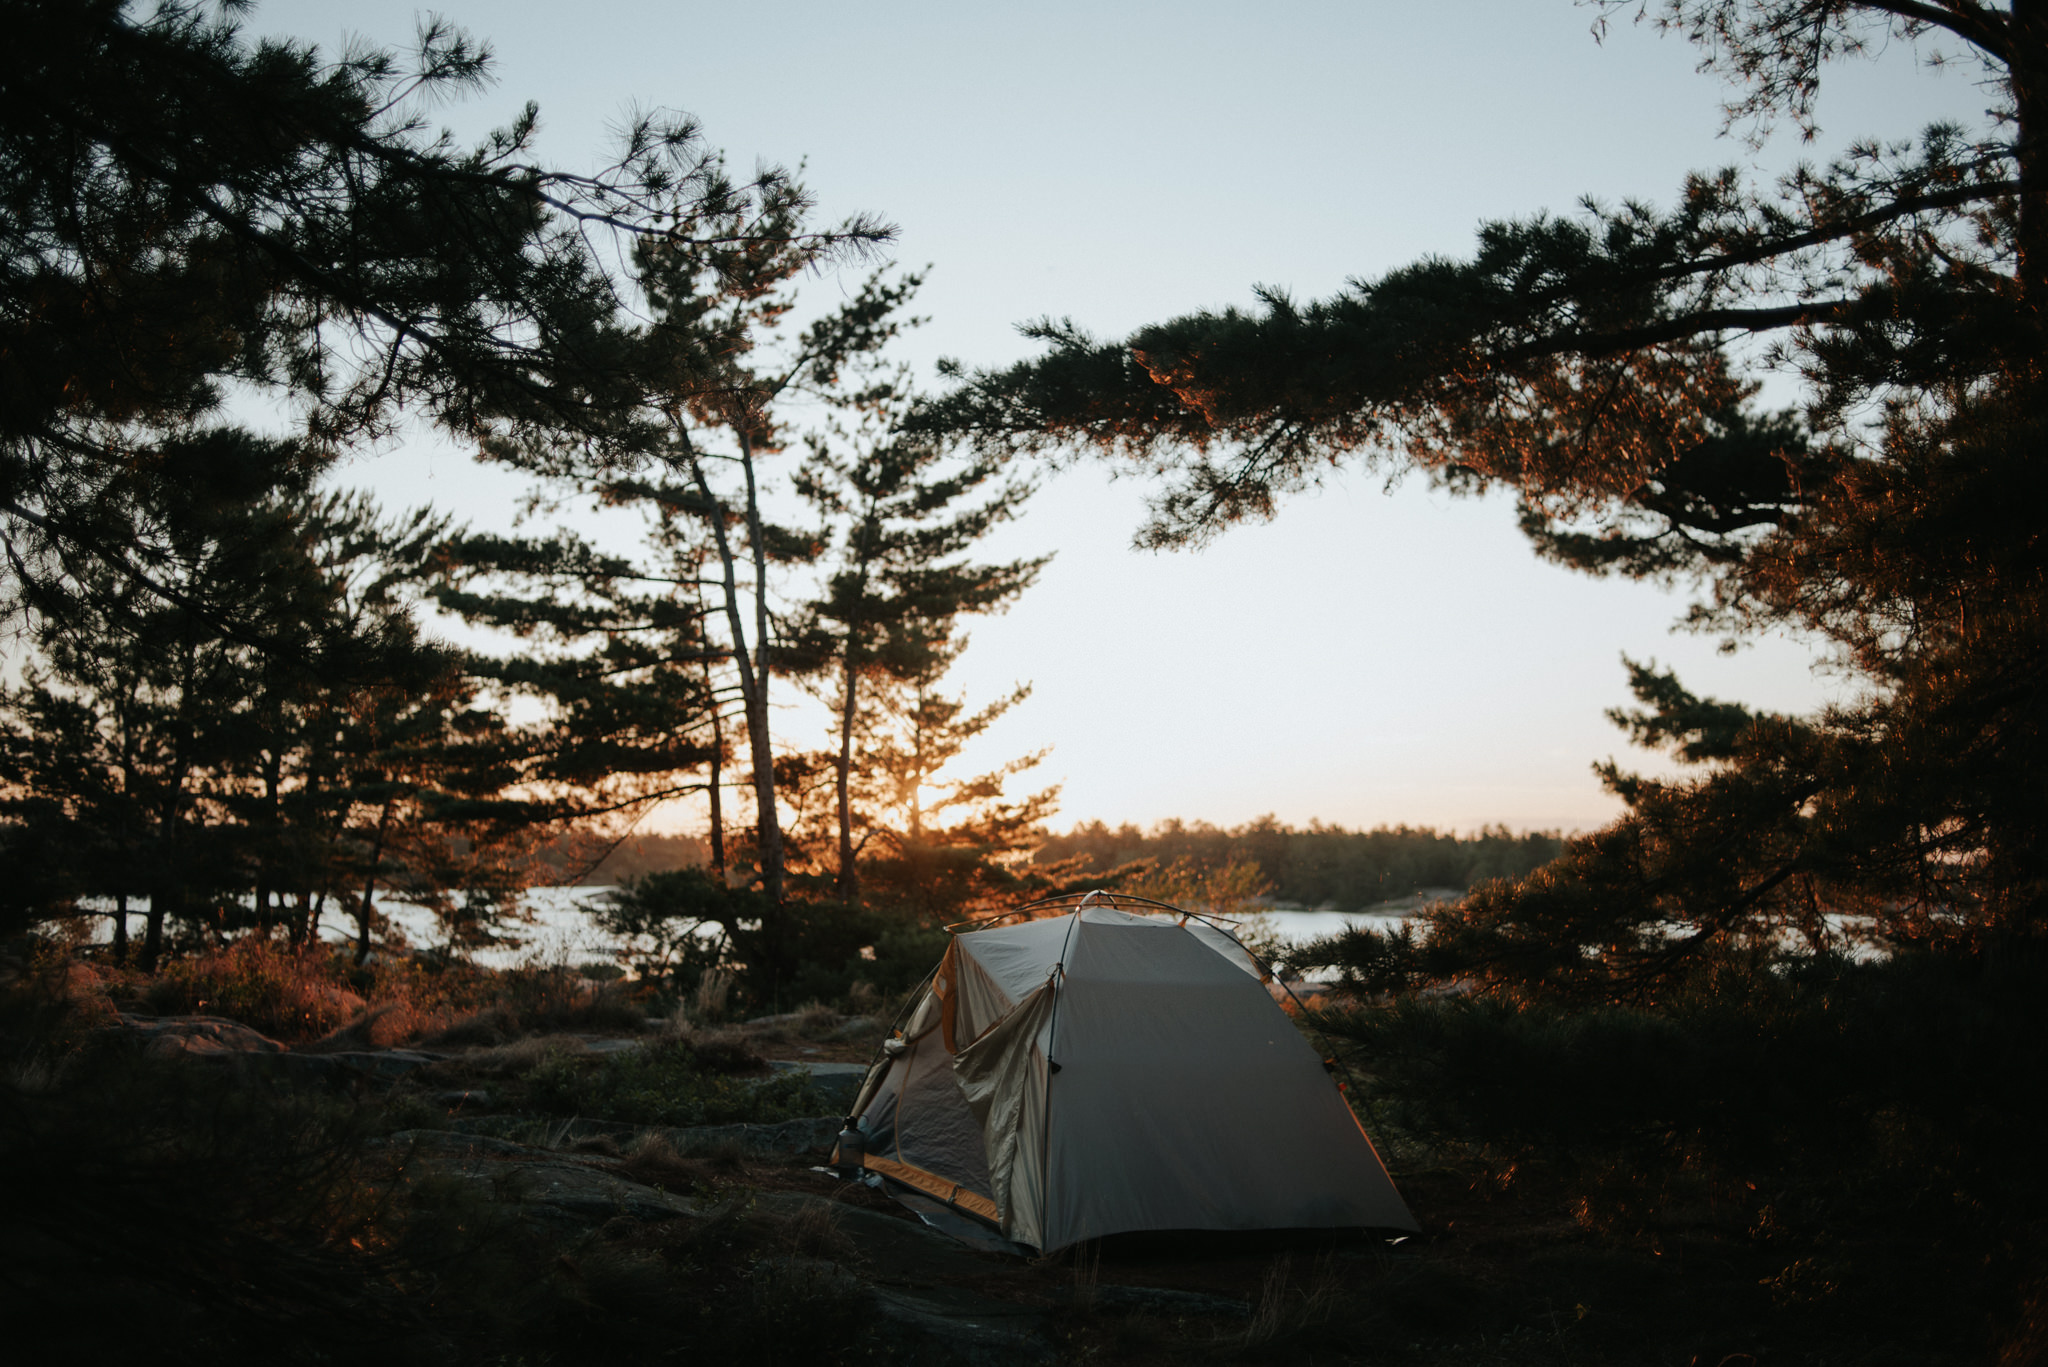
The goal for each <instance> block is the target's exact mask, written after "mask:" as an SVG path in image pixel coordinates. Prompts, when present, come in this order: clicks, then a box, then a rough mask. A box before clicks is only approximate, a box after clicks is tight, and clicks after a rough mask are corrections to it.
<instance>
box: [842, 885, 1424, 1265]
mask: <svg viewBox="0 0 2048 1367" xmlns="http://www.w3.org/2000/svg"><path fill="white" fill-rule="evenodd" d="M1062 907H1064V908H1067V910H1066V914H1064V915H1059V914H1041V915H1040V916H1039V917H1038V919H1033V920H1026V921H1020V922H1016V923H1013V924H1009V925H996V926H990V927H989V928H987V929H981V930H972V931H966V932H963V933H961V934H959V935H956V936H955V937H954V939H953V942H952V944H951V945H949V946H948V947H947V950H946V954H945V957H944V958H943V959H942V960H940V963H939V967H938V969H937V970H936V971H935V972H934V973H933V975H932V977H931V980H930V982H929V983H928V985H927V987H926V988H925V990H924V992H923V995H922V997H921V998H919V999H918V1000H917V1001H916V1003H915V1005H914V1007H913V1008H912V1010H911V1012H910V1014H909V1016H908V1018H907V1020H906V1021H905V1022H904V1024H903V1026H902V1028H901V1029H899V1030H897V1031H896V1032H894V1034H893V1035H892V1037H891V1038H890V1039H889V1040H888V1042H887V1043H886V1044H885V1045H884V1046H883V1057H882V1058H881V1059H880V1060H879V1061H878V1062H877V1064H876V1065H875V1067H874V1069H873V1070H871V1071H870V1072H869V1074H868V1077H867V1081H866V1083H865V1084H864V1085H863V1086H862V1088H861V1092H860V1097H859V1099H858V1100H857V1101H856V1102H855V1103H854V1115H855V1116H856V1117H857V1118H858V1120H859V1122H860V1126H861V1130H862V1133H863V1137H864V1141H865V1143H864V1148H865V1150H866V1152H865V1155H864V1157H863V1159H862V1162H863V1163H864V1165H865V1166H866V1168H867V1169H868V1170H869V1171H870V1172H873V1173H876V1174H879V1175H880V1176H882V1177H884V1178H887V1179H889V1180H890V1181H892V1182H896V1183H900V1184H902V1185H903V1186H905V1187H909V1188H912V1189H913V1190H915V1191H917V1192H921V1193H923V1194H924V1195H925V1196H926V1197H930V1198H935V1199H937V1200H940V1201H943V1202H945V1203H946V1204H947V1205H949V1206H951V1207H952V1208H953V1209H954V1210H957V1211H961V1212H964V1213H966V1214H968V1215H971V1216H974V1217H976V1218H977V1219H978V1220H980V1221H983V1222H985V1223H986V1224H988V1225H990V1226H994V1227H996V1228H998V1229H1000V1230H1001V1232H1002V1234H1003V1236H1004V1237H1005V1238H1007V1239H1009V1240H1011V1241H1012V1242H1014V1243H1018V1244H1022V1245H1026V1246H1028V1247H1031V1248H1035V1249H1038V1250H1040V1251H1049V1250H1052V1249H1057V1248H1064V1247H1066V1246H1067V1245H1068V1244H1072V1243H1076V1242H1079V1241H1080V1240H1083V1239H1092V1238H1095V1237H1097V1236H1099V1235H1105V1234H1117V1233H1123V1232H1126V1231H1132V1230H1148V1229H1205V1230H1249V1229H1292V1228H1325V1229H1327V1228H1343V1227H1368V1228H1380V1229H1398V1230H1409V1231H1413V1230H1415V1229H1416V1228H1417V1226H1416V1223H1415V1217H1414V1216H1413V1215H1411V1214H1409V1212H1408V1207H1407V1205H1406V1204H1405V1203H1404V1202H1403V1201H1402V1200H1401V1197H1400V1194H1399V1193H1398V1192H1396V1191H1395V1190H1394V1184H1393V1181H1392V1180H1391V1179H1390V1178H1389V1177H1388V1176H1387V1170H1386V1168H1385V1167H1384V1166H1383V1165H1382V1164H1381V1162H1380V1159H1379V1155H1378V1154H1377V1153H1375V1152H1374V1150H1373V1147H1372V1142H1371V1141H1370V1140H1368V1139H1367V1138H1366V1136H1365V1132H1364V1130H1363V1129H1361V1128H1360V1127H1359V1124H1358V1120H1357V1118H1356V1117H1355V1116H1354V1115H1353V1114H1352V1112H1351V1108H1350V1106H1349V1105H1347V1104H1346V1102H1345V1100H1344V1097H1343V1094H1342V1093H1341V1092H1340V1091H1339V1090H1338V1089H1337V1087H1336V1085H1335V1084H1334V1082H1333V1081H1332V1080H1331V1078H1330V1077H1329V1075H1328V1074H1327V1073H1326V1072H1325V1071H1324V1069H1323V1066H1322V1062H1321V1060H1320V1059H1318V1058H1317V1057H1316V1053H1315V1051H1314V1050H1312V1049H1311V1048H1309V1046H1308V1043H1307V1041H1305V1040H1304V1039H1302V1037H1301V1035H1300V1034H1299V1033H1298V1032H1297V1031H1296V1030H1295V1028H1294V1024H1293V1022H1292V1021H1290V1020H1289V1019H1288V1017H1287V1015H1286V1013H1285V1012H1283V1011H1282V1010H1281V1009H1280V1007H1279V1006H1278V1005H1277V1004H1276V1003H1275V1002H1274V1000H1273V998H1272V996H1271V995H1270V994H1269V993H1268V992H1267V990H1266V988H1265V986H1264V985H1263V982H1262V979H1263V977H1264V976H1265V974H1264V971H1263V970H1262V969H1261V968H1260V966H1259V964H1258V963H1257V961H1256V960H1255V959H1254V958H1253V957H1252V956H1251V955H1250V954H1249V953H1247V952H1246V950H1245V948H1244V946H1243V945H1241V944H1239V943H1238V941H1237V939H1236V937H1234V936H1232V935H1231V934H1229V933H1228V932H1226V931H1224V930H1221V929H1219V928H1217V927H1216V926H1214V925H1211V924H1209V923H1208V922H1206V921H1203V920H1201V919H1199V918H1196V917H1192V916H1188V915H1186V914H1183V913H1180V912H1177V911H1174V910H1173V909H1172V908H1169V907H1163V906H1160V905H1159V904H1157V903H1144V902H1141V901H1139V900H1138V899H1129V898H1121V897H1119V898H1115V899H1111V898H1108V897H1106V896H1105V895H1104V894H1101V893H1091V894H1089V895H1088V896H1087V897H1086V898H1081V899H1062V900H1061V901H1059V902H1056V903H1054V904H1052V905H1051V906H1049V907H1040V908H1027V909H1026V910H1028V911H1038V912H1057V911H1058V910H1059V909H1060V908H1062ZM1139 909H1142V911H1143V912H1144V913H1145V914H1136V913H1137V911H1138V910H1139Z"/></svg>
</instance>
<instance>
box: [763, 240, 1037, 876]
mask: <svg viewBox="0 0 2048 1367" xmlns="http://www.w3.org/2000/svg"><path fill="white" fill-rule="evenodd" d="M909 283H912V284H915V283H916V282H915V278H913V279H912V280H911V281H910V282H909ZM910 398H911V395H910V392H909V389H908V384H907V377H905V376H904V375H902V374H901V373H900V372H899V373H898V374H897V375H895V376H894V377H891V378H890V379H889V380H888V381H887V382H884V383H880V384H877V385H875V386H874V387H873V388H872V389H870V390H869V391H868V392H867V393H866V394H864V395H862V396H860V397H859V398H858V400H857V401H856V403H855V405H854V413H855V415H856V419H857V420H856V422H855V423H854V424H853V425H852V426H851V427H849V426H848V425H846V424H835V425H834V426H833V427H832V428H831V429H829V430H828V431H827V432H823V433H820V434H818V435H817V436H815V437H814V438H813V439H812V442H811V455H810V458H809V459H808V460H807V461H806V462H805V464H804V467H803V469H802V471H801V472H799V474H798V476H797V480H796V488H797V492H798V493H799V494H800V495H802V496H803V498H805V499H806V500H807V501H808V502H809V503H810V504H811V506H812V507H813V508H815V509H816V510H817V512H818V514H819V516H820V517H821V518H822V519H823V520H824V521H825V524H826V526H827V527H828V528H829V529H830V530H831V535H832V545H831V547H830V549H829V550H828V552H827V564H828V566H829V568H828V571H827V573H826V577H825V583H824V588H823V592H822V593H821V594H820V596H819V597H818V598H817V599H816V600H815V601H814V602H812V603H811V604H810V605H809V606H808V608H807V609H806V612H805V618H806V621H805V624H804V626H803V627H802V628H800V629H799V631H798V633H797V634H798V635H799V637H803V638H808V639H807V640H806V641H805V645H806V646H807V647H808V649H809V651H810V653H811V654H812V656H813V657H815V659H816V660H817V662H818V663H817V665H816V666H815V668H816V670H817V673H818V675H819V677H821V678H822V679H823V680H824V681H825V682H826V683H827V685H828V688H829V691H830V694H831V702H832V704H833V714H834V727H835V730H836V733H837V742H838V743H837V746H836V748H835V750H834V751H833V753H832V755H831V756H830V760H829V763H830V767H831V772H832V782H833V807H834V816H835V818H836V825H837V841H836V844H837V854H838V860H837V873H836V877H835V888H836V892H837V895H838V897H839V898H840V900H841V901H844V902H849V903H850V902H855V901H858V900H859V898H860V883H859V872H858V865H857V856H858V854H859V847H860V845H861V844H864V843H865V840H866V834H863V836H862V837H861V840H860V841H859V842H856V840H855V835H854V831H855V826H856V824H864V825H868V826H869V828H870V832H871V831H872V829H873V826H872V822H871V821H868V820H864V819H860V816H859V814H857V813H856V810H855V806H856V804H855V792H854V789H855V785H856V783H858V782H859V781H860V780H861V779H862V778H863V777H865V778H867V779H869V780H870V784H869V786H871V787H884V788H885V787H887V786H888V780H887V779H886V778H885V777H884V776H882V775H880V774H867V775H863V774H861V773H858V772H857V767H865V764H866V756H863V757H862V765H861V766H857V764H856V750H857V749H860V748H862V747H863V745H864V742H866V741H867V740H868V739H869V737H870V733H872V732H873V730H874V729H875V726H876V724H877V718H876V716H875V715H874V714H875V713H876V712H877V711H878V703H880V702H881V701H882V700H883V699H886V698H889V697H890V696H892V691H900V690H902V689H904V688H910V689H913V690H915V689H917V688H918V687H919V686H920V685H922V684H924V683H925V682H927V681H928V680H930V679H931V678H933V677H934V676H935V675H936V674H939V673H943V672H944V670H945V668H946V666H947V665H949V664H950V663H951V662H952V660H953V658H954V657H955V656H956V655H957V653H958V648H957V646H956V645H955V630H956V626H957V624H958V622H959V619H960V618H961V617H963V616H966V615H968V614H975V613H989V612H1000V611H1002V610H1003V609H1005V608H1007V607H1008V606H1009V605H1010V603H1012V602H1013V601H1014V600H1015V599H1016V597H1017V595H1019V594H1021V593H1022V592H1024V590H1025V589H1027V588H1029V587H1030V586H1031V584H1032V583H1033V582H1034V581H1035V580H1036V579H1037V577H1038V572H1039V570H1041V569H1042V568H1043V567H1044V566H1045V565H1046V563H1047V562H1048V561H1049V560H1050V558H1051V557H1049V556H1047V557H1039V558H1037V559H1029V560H1015V561H1009V562H1006V563H1002V564H977V563H974V562H972V561H970V560H968V559H966V556H967V554H968V552H969V551H971V550H972V549H973V547H974V546H975V545H976V544H977V543H978V542H980V541H981V540H982V539H983V538H984V537H986V536H987V535H988V534H989V533H990V532H991V531H993V530H994V529H995V528H996V527H997V526H999V525H1000V524H1001V523H1003V522H1005V521H1008V520H1009V519H1010V518H1012V517H1014V516H1016V515H1017V513H1018V512H1019V511H1020V510H1021V508H1022V505H1023V503H1024V500H1025V499H1027V498H1028V497H1029V496H1030V494H1031V492H1032V490H1031V486H1030V485H1029V484H1026V483H1024V482H1022V481H1019V480H1015V479H1010V480H1007V481H1003V482H1000V483H998V482H997V480H998V476H999V474H1000V473H1001V470H1002V462H1000V461H998V460H996V459H994V458H992V457H988V456H983V457H980V458H978V459H959V458H955V457H954V456H952V455H951V454H950V453H949V452H948V451H947V449H946V448H945V447H944V446H942V445H940V444H937V443H934V442H932V441H930V440H928V439H922V438H916V437H905V436H903V435H901V434H900V433H899V432H897V430H896V428H897V423H898V421H899V419H900V417H901V414H902V412H903V410H904V409H905V408H906V407H907V405H908V402H909V400H910ZM990 486H993V487H990ZM977 499H978V500H980V501H978V502H971V501H970V500H977ZM864 690H866V691H865V692H864ZM870 694H879V696H878V697H871V696H870ZM993 719H994V718H993V716H991V717H989V718H988V720H991V721H992V720H993ZM910 810H911V811H912V812H913V813H915V810H916V808H915V805H914V796H913V805H912V807H911V808H910Z"/></svg>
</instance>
